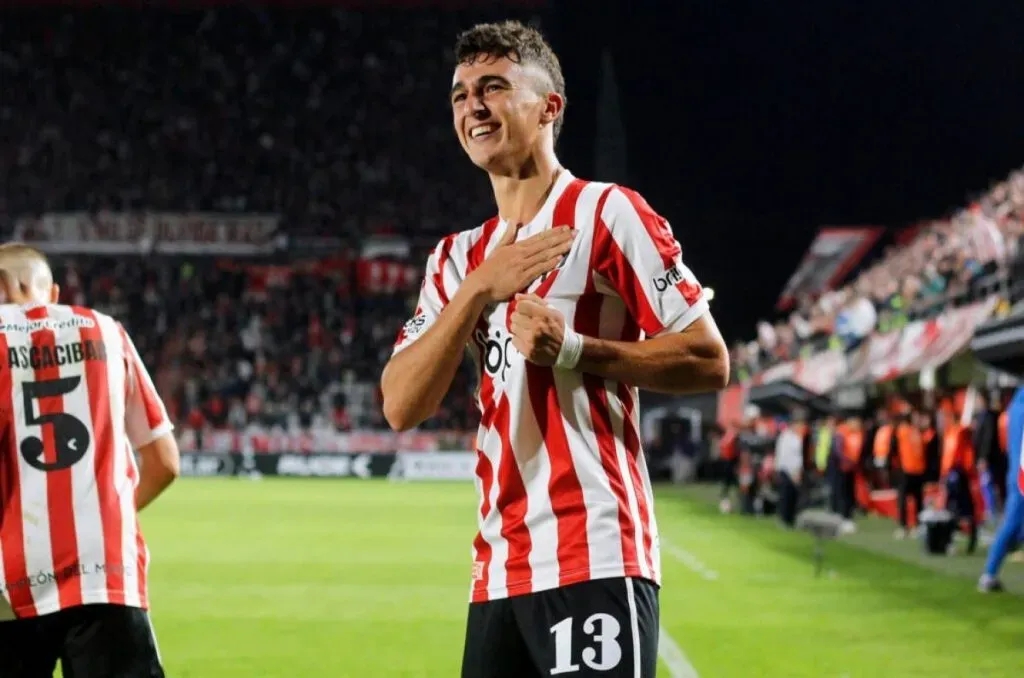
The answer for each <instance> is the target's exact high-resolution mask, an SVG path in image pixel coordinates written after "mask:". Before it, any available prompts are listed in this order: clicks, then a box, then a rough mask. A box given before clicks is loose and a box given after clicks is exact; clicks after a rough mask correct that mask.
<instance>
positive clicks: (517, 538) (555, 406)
mask: <svg viewBox="0 0 1024 678" xmlns="http://www.w3.org/2000/svg"><path fill="white" fill-rule="evenodd" d="M558 226H570V227H571V228H573V229H575V230H576V231H577V232H578V235H577V237H576V239H575V241H574V242H573V245H572V249H571V250H570V252H569V253H568V255H567V256H566V258H565V260H564V261H563V263H562V264H561V265H560V266H559V267H558V268H557V269H556V270H555V271H553V272H551V273H550V274H548V275H547V276H546V277H544V278H541V279H538V280H536V281H534V282H533V283H532V284H531V285H530V286H529V288H528V289H527V290H526V291H528V292H532V293H534V294H537V295H539V296H541V297H543V298H544V299H545V300H546V301H547V302H548V303H549V304H551V305H552V306H553V307H554V308H556V309H558V310H559V311H561V312H562V313H563V314H564V315H565V318H566V322H567V323H570V325H571V327H573V328H574V329H575V330H576V331H577V332H579V333H581V334H583V335H588V336H592V337H600V338H604V339H618V340H625V341H639V340H641V339H643V338H645V337H653V336H657V335H659V334H662V333H666V332H679V331H681V330H683V329H684V328H686V327H687V326H688V325H690V324H691V323H692V322H694V321H695V320H696V319H697V318H699V317H700V316H701V315H702V314H704V313H705V312H706V311H707V309H708V303H707V300H706V298H705V297H704V294H703V291H702V289H701V287H700V285H699V284H698V283H697V281H696V279H695V278H694V276H693V274H692V273H691V272H690V270H689V269H688V268H687V267H686V266H684V265H683V262H682V258H681V250H680V247H679V244H678V242H677V241H676V239H675V238H674V237H673V235H672V231H671V229H670V228H669V225H668V223H667V222H666V221H665V220H664V219H663V218H661V217H660V216H659V215H658V214H656V213H655V212H654V210H652V209H651V207H650V206H649V205H648V204H647V203H646V202H645V201H644V200H643V198H641V197H640V196H639V195H638V194H637V193H635V192H633V191H631V190H628V189H626V188H622V187H619V186H614V185H611V184H602V183H596V182H588V181H582V180H579V179H575V178H574V177H572V176H571V175H570V174H569V173H568V172H564V171H563V173H562V174H561V176H560V177H559V178H558V180H557V181H556V183H555V186H554V188H553V189H552V191H551V194H550V195H549V197H548V199H547V201H546V202H545V204H544V206H543V208H542V209H541V211H540V212H539V213H538V215H537V217H536V218H535V219H534V220H533V221H531V222H530V223H529V224H527V225H525V226H523V227H522V228H520V230H519V233H518V236H517V238H518V239H520V240H521V239H523V238H527V237H529V236H532V235H535V234H537V233H539V232H541V231H543V230H545V229H549V228H554V227H558ZM507 227H508V225H507V224H505V223H503V222H502V221H500V220H499V219H497V218H494V219H491V220H490V221H487V222H486V223H484V224H483V225H482V226H480V227H478V228H476V229H473V230H471V231H465V232H462V233H457V234H454V235H450V236H448V237H446V238H445V239H443V240H442V241H441V242H440V243H439V244H438V246H437V248H436V249H435V250H434V251H433V253H432V254H431V255H430V258H429V260H428V262H427V271H426V278H425V280H424V281H423V287H422V289H421V292H420V298H419V307H418V308H417V310H416V312H415V316H414V317H413V318H412V319H410V320H409V321H408V322H407V323H406V324H405V327H404V328H403V329H402V331H401V332H400V333H399V336H398V340H397V342H396V344H395V349H394V350H395V353H397V352H399V351H401V350H403V349H404V348H406V347H408V346H409V345H411V344H412V343H413V342H415V341H416V339H417V337H419V336H421V335H422V333H423V332H424V331H425V330H426V329H427V328H429V327H430V325H431V324H432V323H433V322H434V321H435V320H436V319H437V317H438V316H439V315H440V313H441V311H442V309H444V307H445V305H446V304H447V303H448V300H449V299H451V298H452V296H453V295H454V294H455V292H456V290H457V289H458V287H459V285H460V284H461V283H462V281H463V280H465V278H466V276H467V275H468V274H469V273H470V272H472V271H473V270H474V269H475V268H476V267H477V266H479V265H480V264H481V263H482V262H483V261H484V259H485V258H486V257H487V256H488V255H489V254H490V252H491V251H492V250H493V249H494V247H495V246H496V245H497V243H498V241H499V240H500V237H501V235H502V233H504V232H505V229H506V228H507ZM514 303H515V302H514V301H512V302H504V303H500V304H496V305H492V306H491V307H489V308H488V309H487V310H485V312H484V313H483V314H482V316H481V318H480V321H479V323H478V325H477V327H476V329H475V330H474V333H473V337H472V340H471V341H470V342H469V349H470V353H471V355H472V357H473V359H474V360H475V362H476V364H477V367H478V370H479V377H480V386H479V392H478V401H479V407H480V412H481V422H480V427H479V430H478V434H477V469H476V485H477V491H478V494H479V509H480V510H479V527H480V532H479V534H478V535H477V537H476V540H475V541H474V543H473V550H474V563H473V585H472V593H471V600H473V601H484V600H492V599H496V598H503V597H506V596H516V595H521V594H526V593H532V592H536V591H543V590H545V589H551V588H555V587H558V586H567V585H569V584H573V583H576V582H581V581H586V580H591V579H601V578H607V577H621V576H630V577H642V578H645V579H649V580H652V581H654V582H656V583H659V584H660V569H661V568H660V555H659V546H658V529H657V525H656V522H655V518H654V507H653V495H652V492H651V483H650V479H649V477H648V474H647V468H646V464H645V462H644V459H643V452H642V450H641V441H640V433H639V431H640V428H639V416H638V412H637V403H638V399H637V391H636V389H635V388H632V387H629V386H626V385H625V384H621V383H618V382H614V381H610V380H605V379H602V378H600V377H597V376H594V375H590V374H583V373H581V372H578V371H575V370H572V371H569V370H562V369H555V368H551V367H539V366H537V365H534V364H532V363H529V362H527V361H526V360H525V359H524V358H523V356H522V355H521V354H519V353H518V351H516V350H515V348H514V347H513V346H512V343H511V335H510V332H509V318H510V316H511V314H512V311H513V308H514Z"/></svg>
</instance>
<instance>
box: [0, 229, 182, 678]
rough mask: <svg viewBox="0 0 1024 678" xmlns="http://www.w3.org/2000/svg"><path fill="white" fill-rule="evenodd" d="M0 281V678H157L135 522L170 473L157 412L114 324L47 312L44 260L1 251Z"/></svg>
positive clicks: (60, 308)
mask: <svg viewBox="0 0 1024 678" xmlns="http://www.w3.org/2000/svg"><path fill="white" fill-rule="evenodd" d="M0 281H2V285H0V287H2V288H3V293H4V301H5V302H6V303H4V304H3V305H0V422H2V427H3V438H2V440H0V565H2V567H0V590H2V592H3V596H4V598H5V599H6V600H7V602H8V603H10V606H11V608H12V609H13V612H14V615H15V617H16V618H15V619H14V620H9V621H3V622H0V676H3V677H4V678H42V677H43V676H46V677H49V676H52V675H53V672H54V670H55V668H56V665H57V662H58V661H60V663H61V668H62V670H63V674H64V675H65V676H67V677H69V678H70V677H74V678H100V677H102V678H142V677H143V676H145V677H146V678H151V677H154V676H157V677H159V676H163V675H164V673H163V669H162V668H161V664H160V657H159V653H158V651H157V645H156V640H155V637H154V635H153V629H152V626H151V624H150V620H149V616H148V614H147V611H146V610H147V609H148V605H149V603H148V597H147V591H146V569H147V566H148V563H149V552H148V550H147V548H146V542H145V540H144V539H143V537H142V532H141V531H140V529H139V522H138V516H137V512H138V511H139V510H141V509H142V508H144V507H146V506H147V505H148V504H149V503H150V502H152V501H153V500H154V499H155V498H156V497H157V496H158V495H159V494H160V493H161V492H162V491H163V490H164V489H165V488H166V487H167V486H168V485H169V484H170V483H171V481H173V480H174V478H175V477H176V476H177V473H178V457H179V455H178V446H177V443H176V441H175V439H174V436H173V435H172V434H171V424H170V421H169V420H168V417H167V412H166V410H165V409H164V405H163V403H162V402H161V401H160V398H159V397H158V396H157V394H156V391H155V389H154V388H153V383H152V382H151V381H150V378H149V375H148V373H147V372H146V368H145V367H144V366H143V364H142V360H141V359H140V358H139V355H138V353H136V351H135V347H134V346H133V344H132V341H131V339H129V338H128V335H127V333H126V332H125V330H124V328H123V327H121V325H120V324H119V323H118V322H117V321H115V320H113V319H112V318H110V317H108V316H106V315H104V314H102V313H99V312H97V311H94V310H91V309H88V308H82V307H78V306H65V305H61V304H58V303H57V299H58V295H59V289H58V287H57V285H54V284H53V275H52V273H51V271H50V267H49V265H48V264H47V261H46V258H45V256H44V255H43V254H42V253H40V252H38V251H36V250H34V249H32V248H29V247H26V246H24V245H20V244H9V245H4V246H0ZM133 449H134V450H137V451H138V453H139V457H140V459H141V469H140V468H138V467H137V466H136V461H135V458H134V456H133V454H132V450H133Z"/></svg>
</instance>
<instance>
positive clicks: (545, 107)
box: [451, 56, 561, 172]
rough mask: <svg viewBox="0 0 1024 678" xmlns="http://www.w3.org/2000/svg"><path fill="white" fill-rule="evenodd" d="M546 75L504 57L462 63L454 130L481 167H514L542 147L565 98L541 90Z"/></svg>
mask: <svg viewBox="0 0 1024 678" xmlns="http://www.w3.org/2000/svg"><path fill="white" fill-rule="evenodd" d="M542 80H543V74H541V73H538V72H537V71H536V69H535V68H534V67H532V66H529V65H527V66H523V65H521V64H517V63H515V62H513V61H511V60H509V59H507V58H505V57H502V58H495V57H491V56H481V57H479V58H478V59H476V60H475V61H473V62H472V63H467V64H460V65H459V66H458V67H457V68H456V69H455V77H454V78H453V82H452V92H451V106H452V117H453V122H454V125H455V134H456V135H457V136H458V138H459V143H461V144H462V148H463V149H464V150H465V151H466V154H467V155H469V157H470V159H471V160H472V161H473V163H474V164H475V165H477V166H478V167H480V168H482V169H485V170H488V171H492V172H502V171H503V170H513V169H514V168H516V167H518V166H519V165H521V164H522V163H523V161H525V160H526V159H527V158H528V157H529V156H530V155H531V154H532V153H533V151H534V149H536V148H537V146H538V144H539V143H540V142H541V140H542V134H543V131H544V129H546V128H547V127H548V126H547V123H549V122H551V121H552V120H553V119H554V118H553V117H552V116H553V115H554V116H557V115H558V113H559V111H560V108H561V100H560V98H559V97H558V95H557V94H553V93H552V94H545V93H542V91H539V90H541V86H542ZM552 111H553V113H552Z"/></svg>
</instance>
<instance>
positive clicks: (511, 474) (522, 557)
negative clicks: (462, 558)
mask: <svg viewBox="0 0 1024 678" xmlns="http://www.w3.org/2000/svg"><path fill="white" fill-rule="evenodd" d="M494 423H495V426H497V427H498V432H499V434H500V436H501V461H500V462H499V463H498V488H499V489H498V501H497V503H496V505H495V508H496V509H497V510H498V513H499V514H500V515H501V536H503V537H504V538H505V541H507V542H508V559H507V560H506V561H505V581H506V583H507V586H508V594H509V595H510V596H513V595H520V594H524V593H530V592H531V591H532V590H533V570H532V568H531V567H530V549H531V548H532V546H533V542H532V540H531V538H530V529H529V528H528V527H527V526H526V505H527V498H526V487H525V486H524V485H523V478H522V476H521V475H520V474H519V463H518V462H517V461H516V456H515V452H513V450H512V441H511V440H510V439H509V404H508V398H506V397H505V396H504V395H502V396H501V402H500V403H499V404H498V412H497V415H496V416H495V422H494Z"/></svg>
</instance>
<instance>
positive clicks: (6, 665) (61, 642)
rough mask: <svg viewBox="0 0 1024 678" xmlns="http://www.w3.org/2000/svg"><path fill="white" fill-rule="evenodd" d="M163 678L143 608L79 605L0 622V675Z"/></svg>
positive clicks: (16, 677)
mask: <svg viewBox="0 0 1024 678" xmlns="http://www.w3.org/2000/svg"><path fill="white" fill-rule="evenodd" d="M58 661H60V665H61V671H62V672H63V674H64V678H164V671H163V668H162V667H161V666H160V653H159V651H158V650H157V646H156V638H155V637H154V636H153V627H152V625H151V624H150V622H149V615H148V614H147V613H146V611H145V610H140V609H139V608H135V607H125V606H123V605H82V606H80V607H72V608H69V609H66V610H61V611H60V612H55V613H53V614H47V615H43V616H41V617H33V618H31V619H16V620H13V621H3V622H0V676H3V678H52V676H53V672H54V670H55V669H56V667H57V662H58Z"/></svg>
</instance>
